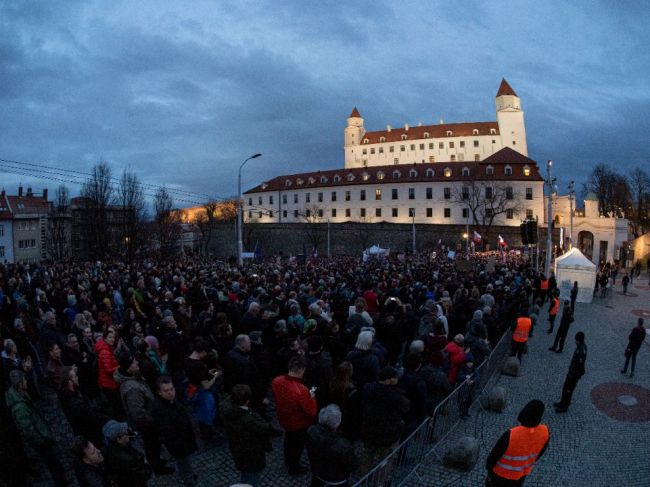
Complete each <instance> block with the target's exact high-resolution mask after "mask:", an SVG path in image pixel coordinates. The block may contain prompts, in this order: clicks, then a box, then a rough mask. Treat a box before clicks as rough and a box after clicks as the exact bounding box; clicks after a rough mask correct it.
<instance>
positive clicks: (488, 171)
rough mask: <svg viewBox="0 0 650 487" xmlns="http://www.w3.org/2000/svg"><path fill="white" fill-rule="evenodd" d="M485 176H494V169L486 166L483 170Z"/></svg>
mask: <svg viewBox="0 0 650 487" xmlns="http://www.w3.org/2000/svg"><path fill="white" fill-rule="evenodd" d="M477 155H478V154H477ZM485 175H486V176H493V175H494V167H492V166H487V167H486V168H485Z"/></svg>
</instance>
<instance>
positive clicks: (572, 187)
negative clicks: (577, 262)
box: [569, 181, 576, 250]
mask: <svg viewBox="0 0 650 487" xmlns="http://www.w3.org/2000/svg"><path fill="white" fill-rule="evenodd" d="M575 194H576V192H575V183H574V182H573V181H571V184H569V210H570V213H569V221H570V224H569V250H570V249H572V248H573V198H574V197H575Z"/></svg>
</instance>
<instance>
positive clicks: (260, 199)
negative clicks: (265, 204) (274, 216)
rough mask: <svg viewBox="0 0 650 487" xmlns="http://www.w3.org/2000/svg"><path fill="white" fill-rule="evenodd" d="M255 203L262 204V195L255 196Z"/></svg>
mask: <svg viewBox="0 0 650 487" xmlns="http://www.w3.org/2000/svg"><path fill="white" fill-rule="evenodd" d="M257 204H258V205H261V204H262V197H261V196H260V197H258V198H257Z"/></svg>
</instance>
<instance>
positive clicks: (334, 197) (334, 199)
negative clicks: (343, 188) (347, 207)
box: [332, 191, 336, 201]
mask: <svg viewBox="0 0 650 487" xmlns="http://www.w3.org/2000/svg"><path fill="white" fill-rule="evenodd" d="M332 201H336V191H332Z"/></svg>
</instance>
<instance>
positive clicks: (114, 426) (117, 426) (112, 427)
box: [102, 419, 129, 441]
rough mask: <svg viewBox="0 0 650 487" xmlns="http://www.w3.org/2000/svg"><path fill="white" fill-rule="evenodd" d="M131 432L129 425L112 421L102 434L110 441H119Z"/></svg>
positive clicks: (103, 429) (107, 424)
mask: <svg viewBox="0 0 650 487" xmlns="http://www.w3.org/2000/svg"><path fill="white" fill-rule="evenodd" d="M128 432H129V425H128V424H126V423H120V422H118V421H115V420H114V419H111V420H109V421H107V422H106V424H105V425H104V426H103V427H102V434H103V435H104V438H106V439H107V440H108V441H113V440H117V439H118V438H119V437H120V436H122V435H125V434H127V433H128Z"/></svg>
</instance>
